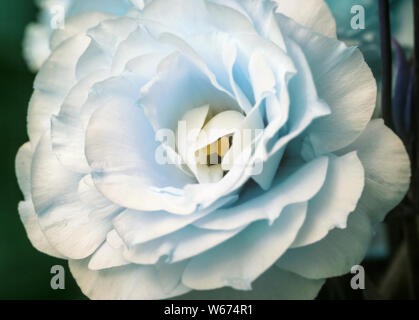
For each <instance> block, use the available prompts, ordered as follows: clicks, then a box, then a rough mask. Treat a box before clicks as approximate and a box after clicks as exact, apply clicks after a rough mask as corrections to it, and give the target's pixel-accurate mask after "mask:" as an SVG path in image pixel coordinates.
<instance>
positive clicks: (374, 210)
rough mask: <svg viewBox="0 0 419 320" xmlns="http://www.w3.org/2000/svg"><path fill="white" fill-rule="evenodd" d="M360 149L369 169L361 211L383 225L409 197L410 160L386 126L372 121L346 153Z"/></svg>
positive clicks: (367, 170)
mask: <svg viewBox="0 0 419 320" xmlns="http://www.w3.org/2000/svg"><path fill="white" fill-rule="evenodd" d="M352 150H356V151H357V154H358V156H359V159H360V160H361V162H362V165H363V166H364V169H365V189H364V192H363V196H362V198H361V202H360V208H361V209H362V210H363V211H364V212H366V213H367V214H368V216H369V217H370V219H371V221H372V223H373V224H375V223H377V222H381V221H382V220H383V219H384V217H385V215H386V214H387V213H388V212H389V211H390V210H391V209H393V208H394V207H395V206H396V205H397V204H399V202H400V201H401V200H402V199H403V197H404V196H405V195H406V192H407V190H408V189H409V184H410V161H409V157H408V155H407V152H406V149H405V147H404V145H403V143H402V142H401V140H400V139H399V138H398V137H397V136H396V135H395V134H394V133H393V132H392V131H391V130H390V129H389V128H387V127H386V126H385V125H384V122H383V120H382V119H379V120H373V121H371V122H370V123H369V124H368V126H367V128H366V129H365V131H364V132H363V133H362V134H361V136H360V137H359V138H358V139H357V140H356V141H355V142H354V143H352V144H351V145H350V146H348V147H347V148H345V149H343V150H339V151H338V152H337V154H345V153H346V152H350V151H352Z"/></svg>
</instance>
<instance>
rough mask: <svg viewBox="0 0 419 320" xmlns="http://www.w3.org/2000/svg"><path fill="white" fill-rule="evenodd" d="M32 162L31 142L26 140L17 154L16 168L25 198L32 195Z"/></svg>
mask: <svg viewBox="0 0 419 320" xmlns="http://www.w3.org/2000/svg"><path fill="white" fill-rule="evenodd" d="M31 163H32V149H31V144H30V142H26V143H25V144H24V145H22V146H21V147H20V148H19V151H18V153H17V155H16V160H15V168H16V176H17V182H18V184H19V187H20V190H21V191H22V193H23V195H24V196H25V199H28V198H30V197H31Z"/></svg>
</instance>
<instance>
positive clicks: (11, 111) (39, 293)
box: [0, 0, 85, 299]
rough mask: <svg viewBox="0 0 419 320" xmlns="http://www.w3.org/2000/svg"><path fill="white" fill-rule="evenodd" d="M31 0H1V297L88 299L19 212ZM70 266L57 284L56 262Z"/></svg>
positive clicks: (33, 14)
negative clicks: (38, 244)
mask: <svg viewBox="0 0 419 320" xmlns="http://www.w3.org/2000/svg"><path fill="white" fill-rule="evenodd" d="M36 15H37V8H36V7H35V5H34V3H33V1H32V0H2V1H1V3H0V93H1V94H0V108H1V111H2V112H1V115H0V130H1V132H0V146H1V157H0V172H1V175H0V176H1V185H0V299H84V298H85V297H84V296H83V294H82V293H81V291H80V289H79V288H78V287H77V285H76V284H75V282H74V280H73V278H72V277H71V274H70V271H69V270H68V265H67V262H66V261H64V260H59V259H54V258H51V257H49V256H47V255H45V254H42V253H40V252H38V251H37V250H36V249H34V248H33V247H32V245H31V244H30V242H29V240H28V238H27V236H26V233H25V230H24V228H23V225H22V223H21V221H20V218H19V215H18V213H17V204H18V202H19V201H20V200H22V198H23V197H22V194H21V192H20V190H19V187H18V185H17V182H16V177H15V170H14V159H15V155H16V152H17V150H18V148H19V147H20V146H21V145H22V144H23V143H25V142H26V141H27V140H28V137H27V134H26V112H27V106H28V101H29V99H30V96H31V93H32V84H33V80H34V75H33V74H32V73H31V72H30V71H29V70H28V68H27V67H26V64H25V62H24V61H23V58H22V37H23V32H24V29H25V26H26V25H27V24H28V23H29V22H31V21H35V20H36ZM57 264H59V265H62V266H64V267H65V270H66V277H65V280H66V282H65V287H66V288H65V290H59V289H58V290H53V289H51V286H50V280H51V277H52V276H53V275H52V274H51V273H50V270H51V267H52V266H53V265H57Z"/></svg>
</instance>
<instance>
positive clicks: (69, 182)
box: [31, 132, 118, 258]
mask: <svg viewBox="0 0 419 320" xmlns="http://www.w3.org/2000/svg"><path fill="white" fill-rule="evenodd" d="M81 178H82V176H81V175H78V174H75V173H73V172H71V171H68V170H66V169H65V168H64V167H63V166H61V164H60V163H59V161H58V160H57V158H56V157H55V155H54V153H53V152H52V149H51V139H50V137H49V132H47V133H46V134H45V135H44V137H43V138H42V140H41V142H40V143H39V144H38V147H37V149H36V150H35V152H34V157H33V162H32V176H31V180H32V197H33V203H34V207H35V210H36V213H37V215H38V218H39V224H40V226H41V229H42V231H43V232H44V234H45V236H46V237H47V239H48V240H49V242H50V243H51V245H52V246H53V247H54V248H56V249H57V250H58V251H59V252H61V253H62V254H63V255H65V256H67V257H71V258H84V257H86V256H88V255H90V254H91V253H93V252H94V250H96V248H97V247H98V246H99V245H100V244H101V243H102V242H103V240H104V239H105V236H106V233H107V232H108V231H109V230H110V229H111V227H112V225H111V221H112V218H113V217H114V215H115V214H117V213H118V208H117V207H115V206H113V205H112V204H111V203H109V204H108V205H107V206H105V207H103V208H96V207H94V206H92V205H90V204H86V203H84V202H83V201H82V200H81V199H80V195H79V193H78V188H79V182H80V180H81Z"/></svg>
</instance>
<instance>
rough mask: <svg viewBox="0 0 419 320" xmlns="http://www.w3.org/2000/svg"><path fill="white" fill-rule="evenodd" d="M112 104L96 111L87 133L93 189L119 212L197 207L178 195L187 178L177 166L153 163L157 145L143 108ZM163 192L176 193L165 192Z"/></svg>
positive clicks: (126, 103)
mask: <svg viewBox="0 0 419 320" xmlns="http://www.w3.org/2000/svg"><path fill="white" fill-rule="evenodd" d="M117 102H118V101H117V100H116V101H113V102H111V103H109V102H108V104H107V105H104V106H102V107H101V108H99V109H98V110H96V111H95V112H94V114H93V116H92V117H91V119H90V122H89V125H88V128H87V133H86V157H87V160H88V162H89V164H90V167H91V168H92V170H93V172H92V177H93V180H94V182H95V185H96V186H97V187H98V188H99V190H100V191H101V192H102V193H103V194H104V195H105V196H106V197H107V198H108V199H110V200H111V201H112V202H113V203H116V204H118V205H120V206H122V207H126V208H131V209H136V210H142V211H156V210H166V211H169V212H176V213H180V214H182V213H190V212H193V211H194V209H195V206H196V205H195V204H193V203H188V204H187V203H186V202H185V201H186V200H185V199H184V197H183V196H182V195H181V193H182V188H183V187H184V186H185V185H186V184H187V183H190V182H192V181H191V179H190V178H189V177H188V176H186V175H185V174H184V173H183V172H182V171H180V170H179V169H178V168H177V167H176V166H174V165H171V164H159V163H158V162H157V160H156V150H157V148H158V143H157V142H156V141H155V134H154V131H153V129H152V128H151V126H150V124H149V122H148V120H147V118H146V117H145V115H144V113H143V111H142V109H141V108H139V107H136V106H134V105H133V104H132V103H131V104H130V103H129V101H126V102H125V103H122V104H121V103H117ZM121 155H123V157H121ZM166 187H170V188H173V189H176V190H177V191H178V194H174V193H173V192H166V191H164V190H163V189H164V188H166ZM173 191H175V190H173Z"/></svg>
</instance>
